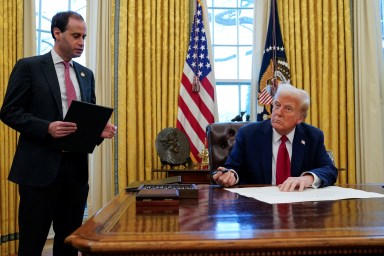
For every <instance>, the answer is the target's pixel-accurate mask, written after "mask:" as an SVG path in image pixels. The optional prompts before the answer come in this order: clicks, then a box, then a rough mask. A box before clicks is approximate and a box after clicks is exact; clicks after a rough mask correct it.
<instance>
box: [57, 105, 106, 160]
mask: <svg viewBox="0 0 384 256" xmlns="http://www.w3.org/2000/svg"><path fill="white" fill-rule="evenodd" d="M112 112H113V108H109V107H105V106H100V105H96V104H91V103H87V102H82V101H75V100H74V101H72V103H71V106H70V107H69V109H68V112H67V114H66V116H65V118H64V121H66V122H73V123H76V124H77V130H76V132H75V133H72V134H70V135H68V136H65V137H62V138H59V139H57V140H56V142H55V144H54V146H55V148H58V149H60V150H63V151H69V152H83V153H92V152H93V150H94V149H95V147H96V145H97V144H98V143H99V142H100V141H101V137H100V135H101V133H102V132H103V130H104V128H105V126H106V125H107V123H108V120H109V119H110V118H111V115H112Z"/></svg>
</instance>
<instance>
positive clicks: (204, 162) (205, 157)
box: [195, 139, 209, 170]
mask: <svg viewBox="0 0 384 256" xmlns="http://www.w3.org/2000/svg"><path fill="white" fill-rule="evenodd" d="M198 156H199V157H200V158H201V163H198V164H195V167H196V169H199V170H203V169H207V168H208V167H209V151H208V148H207V139H205V140H204V148H203V150H201V152H200V153H199V154H198Z"/></svg>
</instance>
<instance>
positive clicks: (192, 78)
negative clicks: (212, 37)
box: [176, 0, 216, 163]
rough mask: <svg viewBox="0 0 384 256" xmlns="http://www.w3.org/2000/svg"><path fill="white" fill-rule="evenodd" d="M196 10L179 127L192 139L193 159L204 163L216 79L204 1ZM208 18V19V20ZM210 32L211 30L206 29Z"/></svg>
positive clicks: (212, 119) (183, 75) (182, 85)
mask: <svg viewBox="0 0 384 256" xmlns="http://www.w3.org/2000/svg"><path fill="white" fill-rule="evenodd" d="M195 2H196V8H195V14H194V20H193V24H192V29H191V36H190V39H189V47H188V53H187V57H186V60H185V64H184V70H183V74H182V78H181V86H180V94H179V103H178V107H179V108H178V116H177V124H176V127H177V128H178V129H180V130H182V131H183V132H184V133H185V134H186V135H187V137H188V140H189V144H190V147H191V159H192V161H193V162H194V163H200V162H201V157H200V156H199V153H200V152H201V151H202V150H203V149H204V146H205V144H204V143H205V138H206V133H205V130H206V127H207V125H208V124H210V123H213V122H214V121H215V120H214V116H215V115H214V114H215V108H216V106H215V100H214V99H215V87H214V86H215V78H214V74H213V70H212V67H211V62H210V60H209V52H208V51H209V45H208V43H207V34H206V28H205V27H204V20H205V21H207V20H208V19H207V18H203V15H204V16H205V15H207V12H206V10H203V3H202V2H203V0H195ZM205 17H207V16H205ZM206 27H207V28H208V29H209V26H206Z"/></svg>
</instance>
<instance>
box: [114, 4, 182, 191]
mask: <svg viewBox="0 0 384 256" xmlns="http://www.w3.org/2000/svg"><path fill="white" fill-rule="evenodd" d="M117 3H119V6H116V1H114V2H113V6H112V20H113V21H115V22H116V20H118V22H119V26H118V27H114V28H113V29H112V38H114V40H113V43H112V45H113V47H112V48H113V49H112V50H113V52H114V54H113V56H114V57H113V61H112V62H113V70H114V72H113V73H114V74H113V81H114V83H115V84H118V86H117V89H116V86H115V90H116V91H115V92H114V95H115V111H117V113H118V118H117V119H118V120H115V122H117V125H118V134H117V137H116V139H115V143H118V146H117V148H118V149H117V152H115V154H116V155H115V159H116V158H117V163H118V168H117V169H118V190H119V192H121V191H122V190H123V189H124V188H125V187H126V185H127V184H129V183H131V182H133V181H136V180H148V179H151V178H152V169H153V168H158V167H159V166H160V162H159V159H158V157H157V153H156V149H155V139H156V136H157V134H158V133H159V132H160V131H161V130H162V129H163V128H166V127H175V124H176V116H177V100H178V95H179V87H180V79H181V74H182V70H183V63H184V60H185V55H186V52H187V46H188V38H189V17H190V15H189V8H190V6H189V0H156V1H136V0H121V1H119V2H117ZM112 24H113V23H112ZM115 24H116V23H115ZM116 37H117V40H116ZM116 42H117V43H118V44H116ZM115 62H117V64H116V63H115Z"/></svg>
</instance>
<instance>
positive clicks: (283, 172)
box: [276, 135, 291, 185]
mask: <svg viewBox="0 0 384 256" xmlns="http://www.w3.org/2000/svg"><path fill="white" fill-rule="evenodd" d="M287 139H288V138H287V136H285V135H283V136H281V138H280V140H281V143H280V146H279V151H278V153H277V161H276V185H279V184H281V183H283V182H284V181H285V180H286V179H287V178H288V177H289V176H291V161H290V160H289V154H288V150H287V147H286V145H285V142H286V141H287Z"/></svg>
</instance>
